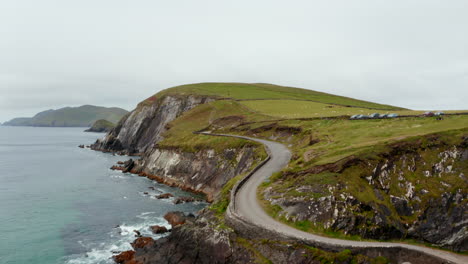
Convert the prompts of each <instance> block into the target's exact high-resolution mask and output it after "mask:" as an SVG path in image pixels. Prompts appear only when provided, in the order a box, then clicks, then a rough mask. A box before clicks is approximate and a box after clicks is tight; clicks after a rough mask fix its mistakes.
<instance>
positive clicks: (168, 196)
mask: <svg viewBox="0 0 468 264" xmlns="http://www.w3.org/2000/svg"><path fill="white" fill-rule="evenodd" d="M173 196H174V195H172V194H170V193H163V194H160V195H156V198H158V199H168V198H170V197H173Z"/></svg>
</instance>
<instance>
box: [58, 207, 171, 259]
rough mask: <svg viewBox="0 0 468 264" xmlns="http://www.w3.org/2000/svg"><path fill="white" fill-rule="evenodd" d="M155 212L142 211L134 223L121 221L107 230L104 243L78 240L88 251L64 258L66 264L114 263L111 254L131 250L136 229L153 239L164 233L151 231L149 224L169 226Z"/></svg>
mask: <svg viewBox="0 0 468 264" xmlns="http://www.w3.org/2000/svg"><path fill="white" fill-rule="evenodd" d="M155 214H156V213H155V212H143V213H141V214H139V215H137V218H138V219H141V221H137V222H136V223H131V224H126V223H123V224H121V225H120V226H118V227H116V228H114V229H113V230H112V231H111V232H109V234H108V236H109V239H108V241H107V242H106V243H100V244H98V245H96V244H95V243H94V244H93V243H89V244H87V243H85V242H82V241H79V242H78V243H80V244H81V245H82V246H83V247H85V248H87V249H88V252H86V253H85V254H80V255H76V256H71V257H68V258H67V259H65V261H64V262H65V263H67V264H110V263H114V261H113V260H112V256H113V255H116V254H118V253H119V252H122V251H126V250H131V249H132V247H131V245H130V243H131V242H133V240H135V232H134V230H137V231H138V232H140V233H141V235H142V236H149V237H152V238H154V239H158V238H160V237H162V236H164V235H159V234H158V235H155V234H153V233H152V232H151V230H150V228H149V227H150V226H152V225H161V226H165V227H166V228H170V225H169V223H167V221H166V220H164V219H163V218H162V217H156V216H155Z"/></svg>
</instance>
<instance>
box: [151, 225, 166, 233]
mask: <svg viewBox="0 0 468 264" xmlns="http://www.w3.org/2000/svg"><path fill="white" fill-rule="evenodd" d="M150 229H151V231H153V233H155V234H163V233H166V232H169V230H167V228H166V227H165V226H159V225H154V226H150Z"/></svg>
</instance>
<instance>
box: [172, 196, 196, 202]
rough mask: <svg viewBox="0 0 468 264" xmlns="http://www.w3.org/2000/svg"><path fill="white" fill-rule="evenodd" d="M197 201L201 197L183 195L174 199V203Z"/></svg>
mask: <svg viewBox="0 0 468 264" xmlns="http://www.w3.org/2000/svg"><path fill="white" fill-rule="evenodd" d="M195 201H200V200H199V199H195V198H193V197H190V196H182V197H177V198H176V199H175V200H174V204H181V203H190V202H195Z"/></svg>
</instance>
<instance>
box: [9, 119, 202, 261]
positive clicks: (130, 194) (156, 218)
mask: <svg viewBox="0 0 468 264" xmlns="http://www.w3.org/2000/svg"><path fill="white" fill-rule="evenodd" d="M82 131H83V128H35V127H1V126H0V264H7V263H8V264H13V263H15V264H17V263H20V264H23V263H35V264H42V263H44V264H53V263H70V264H73V263H93V264H94V263H113V262H112V260H111V259H110V257H111V256H112V255H113V253H112V252H113V251H114V252H117V251H123V250H128V249H130V245H129V242H131V241H133V240H134V239H135V237H134V233H133V230H139V231H140V232H142V234H144V235H150V236H153V237H154V238H158V236H157V235H153V234H151V232H150V231H149V230H148V226H150V225H155V224H159V225H166V226H168V225H167V223H166V221H165V220H164V219H163V218H162V216H163V215H164V214H165V213H166V212H168V211H173V210H178V211H184V212H196V211H198V210H199V209H201V208H202V207H204V206H205V204H204V203H195V204H194V203H189V204H179V205H174V204H173V203H172V202H171V200H158V199H155V198H154V195H156V194H159V193H161V192H170V193H173V194H174V195H175V196H182V195H190V194H188V193H185V192H183V191H181V190H178V189H176V188H171V187H167V186H164V185H161V184H158V183H156V182H153V181H150V180H148V179H146V178H143V177H138V176H136V175H131V174H123V173H121V172H119V171H112V170H110V169H109V168H110V167H111V166H112V165H113V164H114V163H115V162H117V161H118V160H125V159H128V157H119V156H112V155H111V154H105V153H100V152H95V151H92V150H89V149H81V148H78V147H77V146H78V145H79V144H90V143H92V142H94V141H95V140H96V139H97V138H99V137H102V136H103V134H96V133H84V132H82ZM150 186H153V187H155V190H151V189H149V188H148V187H150ZM143 192H149V194H150V195H145V194H144V193H143Z"/></svg>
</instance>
